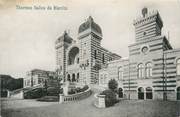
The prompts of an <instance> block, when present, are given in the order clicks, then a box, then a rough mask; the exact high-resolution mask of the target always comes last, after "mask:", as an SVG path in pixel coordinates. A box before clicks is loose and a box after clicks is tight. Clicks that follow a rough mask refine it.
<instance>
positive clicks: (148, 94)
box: [146, 87, 153, 99]
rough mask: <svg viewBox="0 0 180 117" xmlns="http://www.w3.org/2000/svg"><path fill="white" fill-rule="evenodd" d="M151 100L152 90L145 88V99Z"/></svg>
mask: <svg viewBox="0 0 180 117" xmlns="http://www.w3.org/2000/svg"><path fill="white" fill-rule="evenodd" d="M152 98H153V93H152V88H151V87H147V88H146V99H152Z"/></svg>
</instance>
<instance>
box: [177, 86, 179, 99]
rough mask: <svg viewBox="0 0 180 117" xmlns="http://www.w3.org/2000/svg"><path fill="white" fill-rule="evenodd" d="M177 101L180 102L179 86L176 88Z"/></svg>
mask: <svg viewBox="0 0 180 117" xmlns="http://www.w3.org/2000/svg"><path fill="white" fill-rule="evenodd" d="M177 100H180V86H179V87H177Z"/></svg>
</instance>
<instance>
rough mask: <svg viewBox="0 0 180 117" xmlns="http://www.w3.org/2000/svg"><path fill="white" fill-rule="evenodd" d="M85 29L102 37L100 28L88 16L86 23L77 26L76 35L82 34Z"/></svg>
mask: <svg viewBox="0 0 180 117" xmlns="http://www.w3.org/2000/svg"><path fill="white" fill-rule="evenodd" d="M87 29H92V30H93V31H95V32H97V33H99V34H101V35H102V31H101V28H100V26H99V25H98V24H96V23H95V22H94V20H93V18H92V17H91V16H89V18H88V19H87V21H86V22H84V23H83V24H81V25H80V26H79V30H78V33H81V32H84V31H86V30H87Z"/></svg>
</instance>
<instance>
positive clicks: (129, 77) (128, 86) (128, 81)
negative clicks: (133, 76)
mask: <svg viewBox="0 0 180 117" xmlns="http://www.w3.org/2000/svg"><path fill="white" fill-rule="evenodd" d="M128 76H129V80H128V90H129V95H128V99H129V100H130V60H129V63H128Z"/></svg>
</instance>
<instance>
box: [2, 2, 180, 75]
mask: <svg viewBox="0 0 180 117" xmlns="http://www.w3.org/2000/svg"><path fill="white" fill-rule="evenodd" d="M16 5H20V6H32V7H33V6H34V5H36V6H39V5H40V6H45V7H46V6H48V5H49V6H59V7H66V8H67V10H49V11H47V10H22V9H21V10H19V9H16ZM143 7H147V8H148V10H149V11H152V10H158V11H159V12H160V15H161V18H162V20H163V23H164V27H163V29H162V35H166V36H167V35H168V32H169V41H170V43H171V45H172V46H173V48H180V13H179V11H180V0H146V1H145V0H87V1H85V0H51V1H50V0H14V1H13V0H0V74H9V75H12V76H13V77H25V75H26V72H27V71H30V70H32V69H34V68H39V69H44V70H51V71H53V70H55V40H56V39H57V38H58V37H59V36H61V35H62V34H63V32H64V30H69V35H70V36H71V37H72V38H73V39H75V40H77V36H78V28H79V26H80V24H82V23H83V22H84V21H85V20H86V19H87V18H88V16H90V15H91V16H92V17H93V19H94V21H95V22H96V23H97V24H99V25H100V27H101V29H102V33H103V39H102V42H101V45H102V46H103V47H105V48H106V49H108V50H110V51H112V52H115V53H117V54H119V55H121V56H122V57H128V55H129V53H128V46H129V45H130V44H132V43H134V42H135V33H134V26H133V20H134V19H136V18H137V17H139V16H141V10H142V8H143Z"/></svg>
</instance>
